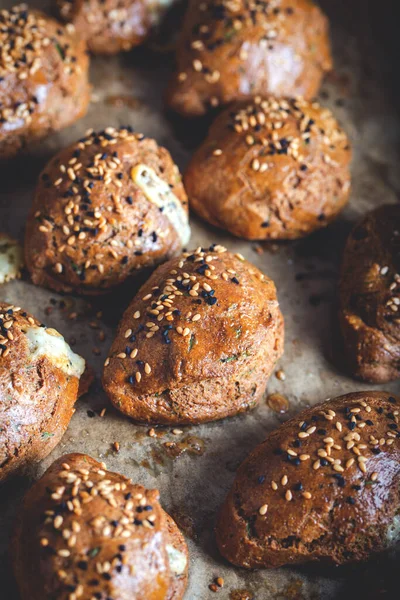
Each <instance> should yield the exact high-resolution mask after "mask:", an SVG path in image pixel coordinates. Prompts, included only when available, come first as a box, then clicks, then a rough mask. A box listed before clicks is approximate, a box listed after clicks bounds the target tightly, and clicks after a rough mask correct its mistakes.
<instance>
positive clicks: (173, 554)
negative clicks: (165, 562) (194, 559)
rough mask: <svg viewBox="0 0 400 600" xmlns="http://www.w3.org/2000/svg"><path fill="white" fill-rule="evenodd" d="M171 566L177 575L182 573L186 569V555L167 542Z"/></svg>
mask: <svg viewBox="0 0 400 600" xmlns="http://www.w3.org/2000/svg"><path fill="white" fill-rule="evenodd" d="M167 554H168V559H169V566H170V569H171V571H172V572H173V573H174V574H175V575H182V574H183V573H184V572H185V570H186V555H185V554H184V553H183V552H180V551H179V550H177V549H176V548H174V546H171V545H170V544H167Z"/></svg>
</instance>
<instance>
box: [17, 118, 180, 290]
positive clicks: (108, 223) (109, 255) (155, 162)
mask: <svg viewBox="0 0 400 600" xmlns="http://www.w3.org/2000/svg"><path fill="white" fill-rule="evenodd" d="M139 164H143V165H145V166H146V167H149V168H150V169H152V170H153V171H154V173H156V174H157V175H158V177H159V178H160V179H162V180H163V182H165V183H166V184H167V185H168V189H169V190H171V193H173V194H174V195H175V197H176V198H177V200H178V202H180V204H181V207H182V208H183V215H187V198H186V194H185V191H184V188H183V185H182V181H181V177H180V174H179V170H178V167H177V166H176V165H175V163H174V162H173V160H172V158H171V155H170V154H169V152H168V151H167V150H166V149H165V148H163V147H160V146H158V144H157V143H156V142H155V141H154V140H152V139H150V138H146V137H145V136H144V135H142V134H134V133H132V130H131V129H130V128H129V127H121V128H120V129H114V128H112V127H109V128H107V129H105V130H104V131H101V132H98V133H95V132H92V133H89V134H88V135H87V136H86V137H84V138H83V139H81V140H79V141H78V142H77V143H75V144H73V145H71V146H69V147H68V148H65V149H64V150H62V151H61V152H59V153H58V154H57V155H56V156H54V158H52V160H51V161H50V162H49V163H48V165H47V166H46V167H45V169H44V171H43V172H42V173H41V175H40V177H39V182H38V185H37V188H36V193H35V197H34V201H33V205H32V208H31V212H30V215H29V217H28V222H27V226H26V235H25V258H26V265H27V268H28V270H29V271H30V273H31V277H32V281H33V283H35V284H36V285H41V286H44V287H48V288H50V289H53V290H55V291H57V292H60V291H61V292H66V293H71V292H77V293H81V294H89V295H90V294H92V295H97V294H102V293H105V292H106V291H108V290H109V289H110V288H112V287H115V286H117V285H119V284H121V283H123V282H124V281H125V280H126V279H127V278H128V277H130V276H132V275H134V274H137V273H139V272H140V271H142V270H144V269H147V268H150V267H154V266H155V265H157V264H159V263H160V262H163V261H165V260H167V259H169V258H171V257H172V256H174V255H175V254H176V253H177V252H179V251H180V250H181V248H182V241H181V239H180V237H179V235H178V232H177V230H176V229H175V228H174V226H173V224H172V222H171V221H170V219H169V218H168V215H167V211H166V210H165V211H164V212H163V211H162V210H160V208H159V206H157V205H156V204H155V203H153V202H151V201H150V200H149V199H148V198H147V197H146V195H145V193H144V192H143V191H142V189H141V188H140V187H139V186H138V185H137V184H136V183H135V182H134V181H133V178H132V169H133V167H135V166H137V165H139Z"/></svg>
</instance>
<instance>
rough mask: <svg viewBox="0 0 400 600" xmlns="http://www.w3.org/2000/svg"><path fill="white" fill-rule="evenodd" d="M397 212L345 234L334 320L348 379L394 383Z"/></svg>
mask: <svg viewBox="0 0 400 600" xmlns="http://www.w3.org/2000/svg"><path fill="white" fill-rule="evenodd" d="M399 289H400V207H399V206H398V205H397V204H396V205H386V206H381V207H379V208H377V209H376V210H374V211H372V212H370V213H369V214H368V215H366V217H365V218H364V219H363V220H362V221H361V222H360V223H358V224H357V226H356V227H355V228H354V229H353V231H352V232H351V234H350V236H349V238H348V240H347V244H346V247H345V251H344V255H343V262H342V268H341V278H340V309H339V320H340V326H341V331H342V336H343V340H344V346H345V351H346V364H347V366H348V368H349V371H350V372H351V374H352V375H354V376H355V377H357V378H359V379H363V380H366V381H371V382H376V383H384V382H386V381H391V380H393V379H398V378H399V377H400V325H399V323H400V321H399V317H398V303H400V300H399V297H398V292H399Z"/></svg>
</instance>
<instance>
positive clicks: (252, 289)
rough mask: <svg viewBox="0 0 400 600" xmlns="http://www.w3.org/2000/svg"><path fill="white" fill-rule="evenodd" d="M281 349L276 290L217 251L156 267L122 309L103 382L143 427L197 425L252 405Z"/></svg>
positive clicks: (239, 261)
mask: <svg viewBox="0 0 400 600" xmlns="http://www.w3.org/2000/svg"><path fill="white" fill-rule="evenodd" d="M282 351H283V318H282V314H281V312H280V309H279V304H278V300H277V297H276V289H275V285H274V283H273V282H272V281H271V279H269V278H268V277H266V276H265V275H263V274H262V273H261V272H260V271H259V270H258V269H257V268H256V267H254V266H253V265H251V264H250V263H248V262H247V261H246V260H244V258H243V257H242V256H241V255H233V254H231V253H230V252H227V251H226V250H225V248H223V247H222V246H216V245H213V246H211V247H210V248H208V249H202V248H198V249H197V250H195V251H194V252H192V253H190V252H187V253H185V254H183V255H182V256H181V257H180V258H175V259H173V260H171V261H169V262H168V263H166V264H164V265H162V266H161V267H158V269H157V270H156V271H155V272H154V273H153V275H152V276H151V277H150V279H149V280H148V281H147V283H146V284H145V285H144V286H143V287H142V288H141V290H140V291H139V293H138V294H137V296H136V297H135V298H134V299H133V301H132V302H131V304H130V306H129V307H128V309H127V310H126V312H125V314H124V316H123V318H122V321H121V323H120V325H119V327H118V331H117V336H116V338H115V341H114V343H113V344H112V347H111V350H110V353H109V358H108V359H107V360H106V363H105V368H104V373H103V385H104V388H105V390H106V392H107V394H108V395H109V397H110V399H111V401H112V402H113V404H114V405H115V407H116V408H117V409H118V410H120V411H122V412H123V413H125V414H126V415H128V416H129V417H132V418H133V419H135V420H136V421H140V422H146V423H171V424H172V423H201V422H205V421H213V420H216V419H221V418H223V417H227V416H230V415H234V414H236V413H240V412H243V411H246V410H249V409H250V408H252V407H254V406H255V405H256V404H257V402H258V401H259V400H260V398H261V397H262V395H263V393H264V391H265V388H266V384H267V380H268V377H269V376H270V374H271V371H272V369H273V367H274V365H275V363H276V361H277V360H278V358H279V357H280V356H281V354H282Z"/></svg>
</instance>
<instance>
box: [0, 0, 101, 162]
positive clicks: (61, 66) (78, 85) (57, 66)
mask: <svg viewBox="0 0 400 600" xmlns="http://www.w3.org/2000/svg"><path fill="white" fill-rule="evenodd" d="M16 23H18V25H16ZM0 25H1V27H0V29H1V31H2V33H1V34H0V45H1V46H2V47H3V48H4V52H3V54H2V57H0V117H1V118H0V159H5V158H11V157H13V156H14V155H16V154H17V153H18V152H20V151H21V150H23V149H24V148H25V147H26V146H27V145H28V144H29V143H31V142H33V141H35V140H38V139H40V138H43V137H44V136H46V135H48V134H49V133H51V132H53V131H55V130H58V129H62V128H63V127H67V126H68V125H71V124H72V123H73V122H74V121H76V120H77V119H80V118H81V117H82V116H84V114H85V113H86V110H87V107H88V105H89V100H90V86H89V83H88V69H89V59H88V56H87V54H86V44H85V42H84V41H83V40H81V39H78V38H77V37H76V35H75V34H73V33H69V32H67V30H66V29H65V28H64V27H62V26H61V24H60V23H58V22H57V21H55V20H54V19H51V18H49V17H47V16H45V15H44V14H43V13H41V12H38V11H34V10H32V11H31V10H26V6H24V5H21V6H16V7H14V8H12V9H11V10H9V11H7V10H3V11H2V12H1V15H0ZM10 47H11V48H13V51H12V52H8V51H7V50H9V48H10ZM4 55H5V59H7V60H4V61H2V58H3V57H4Z"/></svg>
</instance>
